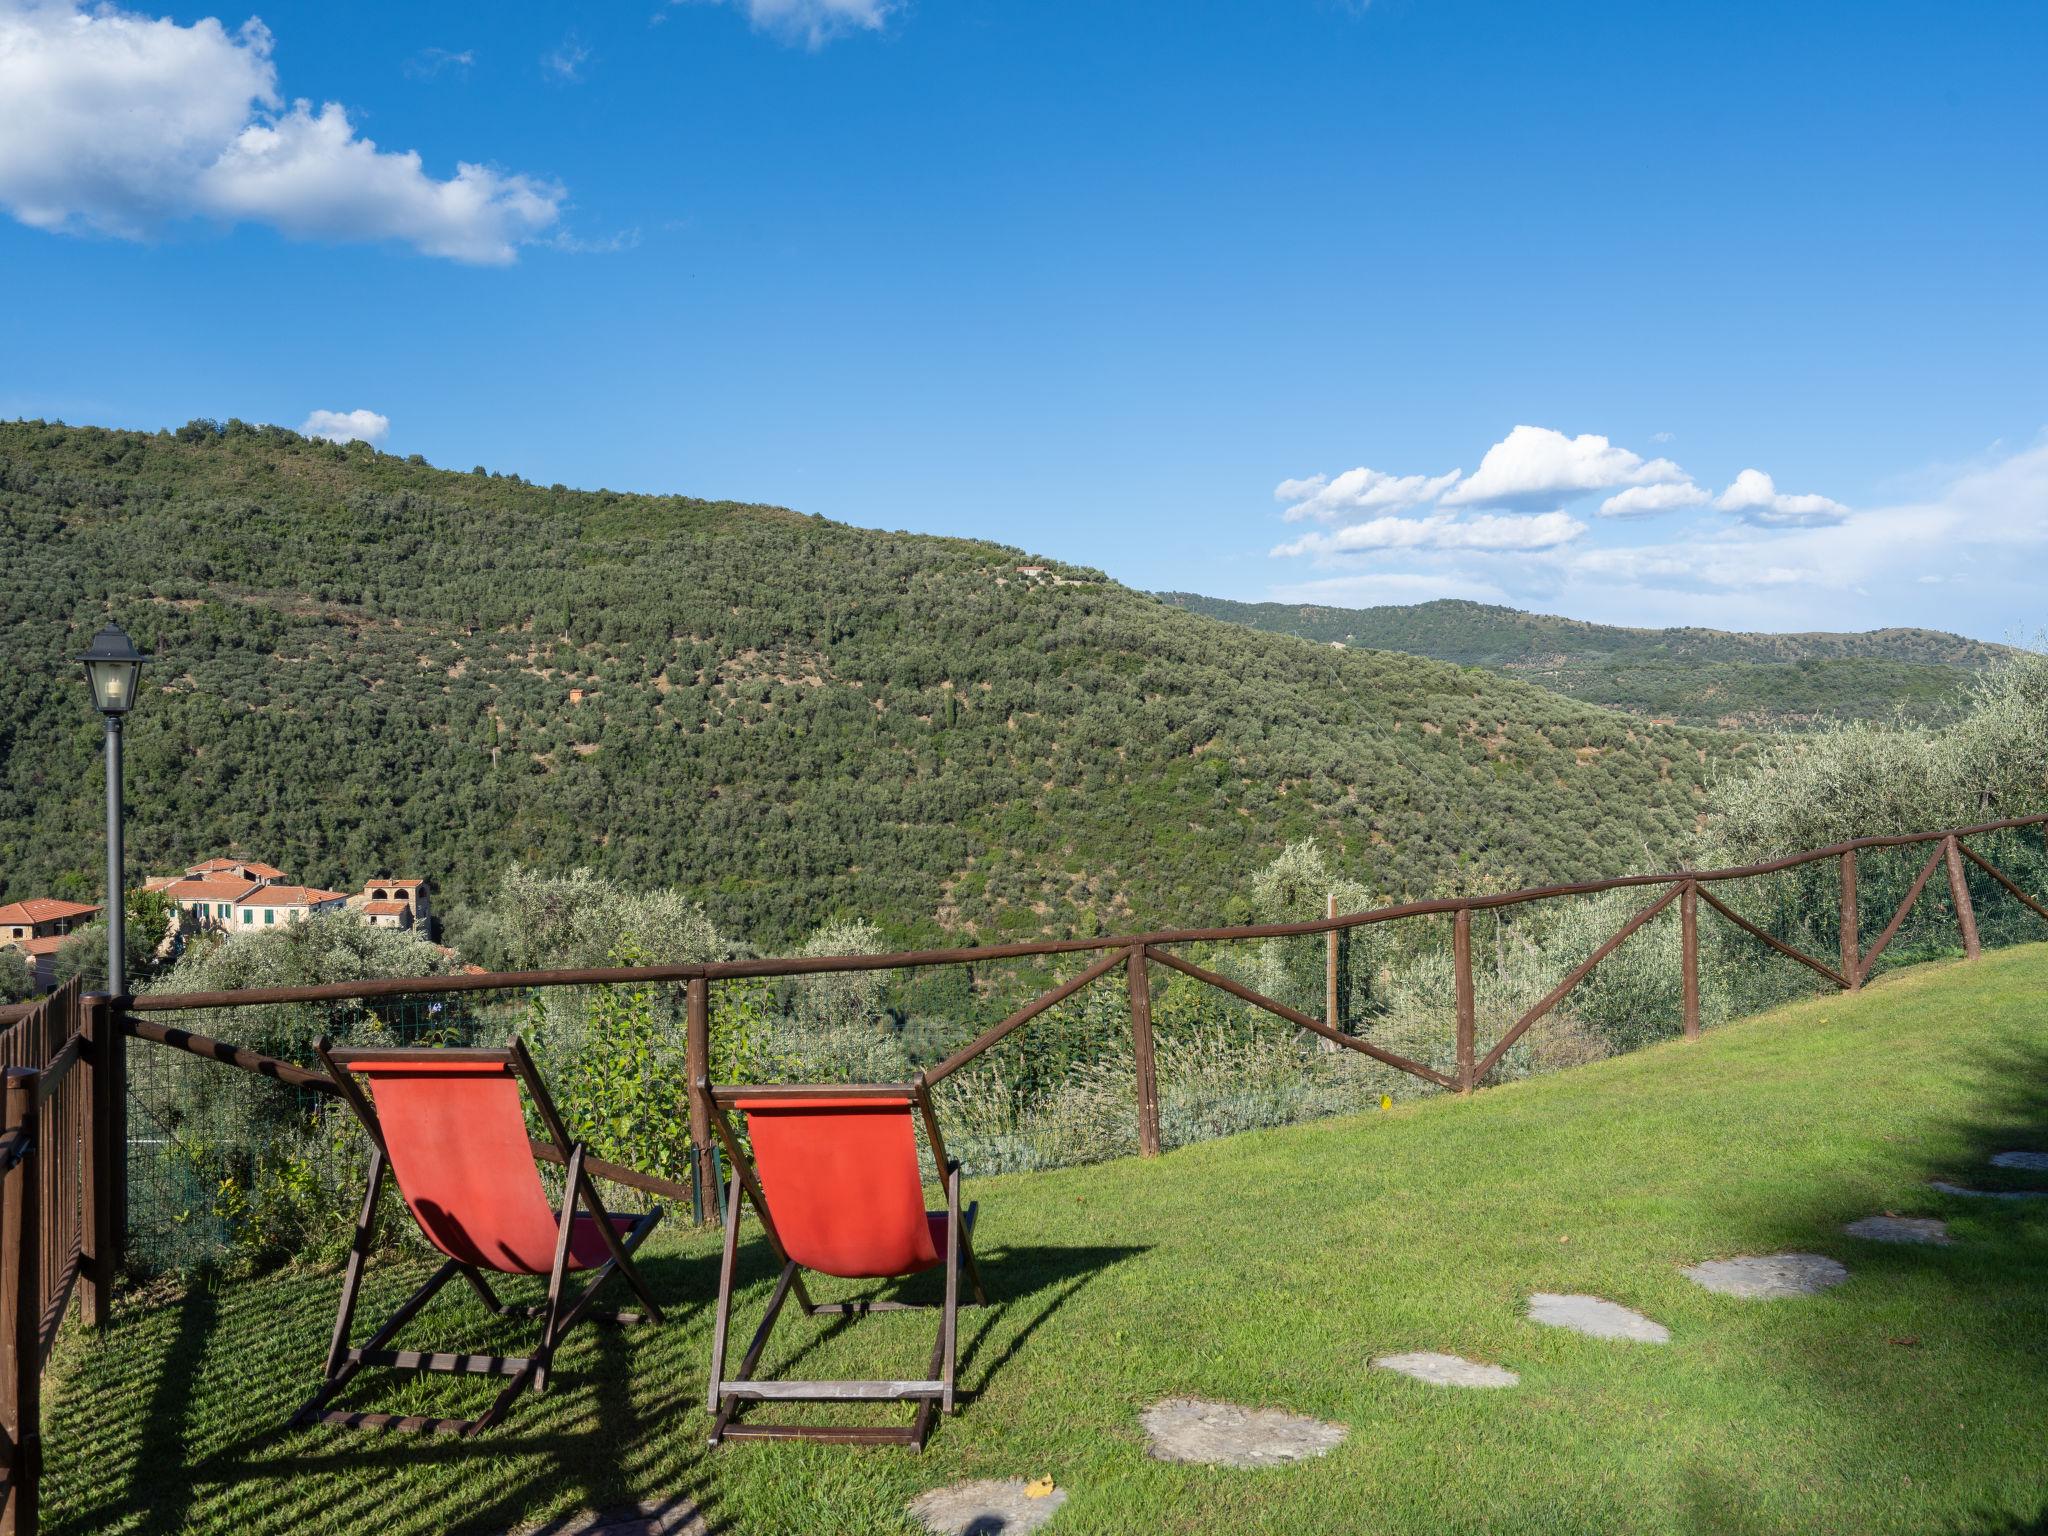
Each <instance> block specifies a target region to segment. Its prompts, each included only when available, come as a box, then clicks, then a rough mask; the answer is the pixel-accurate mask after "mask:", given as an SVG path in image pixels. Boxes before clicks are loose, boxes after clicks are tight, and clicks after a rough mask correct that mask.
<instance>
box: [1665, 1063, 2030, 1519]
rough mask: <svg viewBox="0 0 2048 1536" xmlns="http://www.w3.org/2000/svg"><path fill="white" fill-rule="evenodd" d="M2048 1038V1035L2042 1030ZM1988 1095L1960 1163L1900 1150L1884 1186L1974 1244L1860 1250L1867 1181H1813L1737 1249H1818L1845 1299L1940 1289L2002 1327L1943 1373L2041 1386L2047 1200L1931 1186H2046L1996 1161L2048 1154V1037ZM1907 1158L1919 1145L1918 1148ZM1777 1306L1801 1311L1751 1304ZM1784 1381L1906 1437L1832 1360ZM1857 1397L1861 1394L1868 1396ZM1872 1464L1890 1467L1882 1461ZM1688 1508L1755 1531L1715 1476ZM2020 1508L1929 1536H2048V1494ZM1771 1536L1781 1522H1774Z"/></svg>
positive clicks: (1965, 1132) (1900, 1204)
mask: <svg viewBox="0 0 2048 1536" xmlns="http://www.w3.org/2000/svg"><path fill="white" fill-rule="evenodd" d="M2044 1035H2048V1032H2044ZM1973 1070H1974V1072H1975V1074H1976V1075H1977V1077H1978V1081H1979V1083H1980V1084H1981V1087H1980V1091H1979V1094H1978V1109H1977V1111H1976V1113H1975V1114H1973V1115H1972V1116H1970V1117H1969V1118H1968V1119H1967V1120H1965V1121H1963V1122H1961V1123H1958V1124H1951V1125H1950V1126H1949V1127H1947V1129H1948V1131H1950V1132H1951V1133H1952V1134H1953V1135H1954V1136H1955V1137H1956V1139H1957V1140H1959V1141H1960V1143H1961V1146H1960V1148H1959V1149H1957V1150H1955V1151H1954V1152H1950V1151H1947V1150H1944V1151H1942V1152H1939V1153H1937V1152H1935V1151H1933V1150H1932V1149H1920V1150H1904V1151H1903V1152H1902V1155H1901V1157H1900V1159H1899V1161H1898V1164H1897V1165H1896V1169H1897V1174H1903V1175H1904V1177H1903V1180H1899V1179H1897V1176H1896V1174H1894V1175H1893V1176H1891V1177H1888V1178H1887V1179H1886V1180H1885V1182H1886V1183H1888V1184H1890V1185H1891V1187H1892V1189H1893V1190H1894V1191H1895V1193H1894V1194H1893V1196H1892V1198H1891V1202H1890V1203H1891V1204H1892V1205H1893V1207H1894V1210H1895V1213H1896V1214H1898V1215H1902V1216H1938V1217H1942V1218H1944V1219H1947V1220H1949V1221H1951V1222H1954V1221H1957V1220H1966V1221H1967V1222H1968V1223H1969V1226H1970V1228H1971V1231H1970V1233H1969V1234H1968V1235H1967V1236H1966V1237H1964V1238H1962V1239H1960V1240H1958V1241H1957V1242H1955V1243H1954V1244H1952V1245H1931V1244H1912V1243H1897V1244H1894V1243H1883V1242H1870V1241H1860V1240H1858V1239H1855V1238H1850V1237H1846V1236H1844V1235H1843V1232H1842V1228H1843V1225H1844V1224H1845V1223H1847V1222H1850V1221H1854V1220H1857V1219H1859V1218H1861V1217H1865V1216H1870V1215H1874V1214H1877V1212H1876V1211H1875V1210H1873V1209H1872V1208H1871V1206H1870V1203H1869V1199H1870V1197H1869V1195H1868V1194H1867V1193H1865V1190H1866V1188H1867V1185H1868V1183H1869V1180H1868V1177H1867V1172H1866V1176H1864V1177H1862V1178H1859V1179H1858V1180H1857V1182H1856V1185H1855V1186H1854V1187H1851V1186H1850V1185H1848V1184H1847V1182H1846V1181H1845V1183H1844V1185H1842V1186H1839V1187H1837V1186H1832V1185H1828V1184H1825V1183H1816V1185H1815V1187H1814V1188H1813V1189H1812V1190H1811V1192H1810V1194H1809V1197H1808V1199H1807V1200H1806V1201H1805V1202H1804V1203H1803V1204H1798V1205H1791V1206H1785V1207H1779V1208H1774V1209H1772V1210H1770V1211H1767V1212H1758V1213H1756V1217H1755V1219H1754V1220H1752V1221H1750V1222H1748V1223H1746V1224H1744V1225H1743V1226H1742V1228H1741V1229H1740V1230H1737V1231H1731V1233H1730V1246H1729V1248H1728V1249H1727V1251H1728V1252H1731V1253H1732V1252H1737V1251H1740V1252H1744V1253H1756V1254H1762V1253H1771V1252H1778V1251H1786V1250H1792V1251H1808V1252H1820V1253H1825V1254H1829V1255H1832V1256H1836V1257H1839V1258H1841V1259H1842V1260H1843V1262H1845V1263H1846V1264H1847V1265H1848V1268H1849V1272H1850V1279H1849V1282H1848V1283H1847V1284H1846V1285H1845V1286H1844V1287H1843V1289H1842V1292H1841V1293H1840V1294H1841V1296H1842V1298H1843V1299H1844V1300H1845V1301H1846V1300H1847V1299H1848V1298H1849V1297H1850V1295H1851V1294H1852V1287H1854V1286H1856V1285H1857V1284H1858V1283H1859V1282H1861V1283H1862V1284H1863V1285H1865V1286H1866V1287H1871V1288H1873V1289H1874V1288H1875V1286H1873V1284H1872V1283H1873V1282H1875V1283H1876V1285H1877V1286H1882V1285H1885V1284H1886V1283H1887V1282H1899V1281H1905V1282H1915V1283H1919V1284H1923V1285H1930V1286H1934V1287H1938V1288H1939V1293H1940V1295H1941V1296H1942V1298H1943V1299H1944V1301H1945V1303H1947V1304H1948V1306H1949V1311H1950V1313H1951V1315H1954V1316H1961V1315H1965V1314H1966V1313H1974V1314H1975V1316H1977V1317H1979V1318H1987V1319H1988V1318H1992V1317H1997V1318H1999V1319H2000V1324H1999V1326H1997V1327H1986V1328H1982V1329H1980V1330H1978V1331H1976V1332H1974V1333H1972V1334H1969V1335H1967V1336H1963V1337H1958V1336H1955V1335H1951V1336H1949V1337H1945V1338H1942V1339H1940V1340H1939V1341H1938V1344H1939V1347H1940V1348H1941V1350H1942V1361H1943V1362H1944V1363H1943V1364H1942V1366H1941V1369H1942V1371H1943V1373H1944V1374H1945V1375H1946V1376H1948V1377H1949V1378H1950V1379H1951V1380H1956V1381H1962V1382H1966V1383H1973V1384H1974V1383H1985V1384H1989V1383H1996V1382H1999V1381H2001V1380H2004V1381H2007V1382H2011V1381H2012V1379H2013V1378H2014V1376H2015V1373H2016V1372H2019V1373H2024V1374H2026V1375H2030V1376H2031V1377H2032V1378H2033V1380H2034V1381H2035V1382H2037V1383H2038V1382H2040V1381H2043V1380H2048V1291H2044V1289H2043V1287H2042V1285H2041V1282H2040V1276H2042V1275H2043V1274H2048V1219H2044V1218H2048V1198H2044V1199H2041V1200H1998V1199H1972V1198H1970V1197H1967V1196H1954V1195H1949V1194H1944V1193H1942V1192H1940V1191H1938V1190H1935V1189H1934V1188H1932V1184H1933V1182H1934V1181H1936V1180H1940V1181H1943V1182H1946V1183H1950V1184H1954V1185H1959V1186H1961V1187H1963V1188H1966V1189H1978V1190H1986V1191H1997V1190H2018V1189H2029V1188H2031V1189H2048V1174H2042V1173H2029V1172H2023V1171H2017V1170H2007V1169H2002V1168H1995V1167H1993V1166H1992V1164H1991V1157H1992V1155H1993V1154H1995V1153H1998V1152H2004V1151H2038V1152H2048V1038H2044V1040H2043V1041H2042V1042H2041V1043H2039V1044H2034V1043H2029V1044H2025V1045H2020V1046H2013V1047H2007V1048H2004V1049H2002V1050H2000V1051H1999V1052H1998V1053H1996V1054H1994V1055H1990V1056H1987V1057H1986V1058H1984V1059H1983V1060H1982V1061H1981V1062H1979V1063H1978V1064H1977V1066H1976V1067H1975V1068H1974V1069H1973ZM1908 1145H1909V1147H1910V1144H1908ZM1748 1305H1761V1306H1771V1307H1780V1306H1788V1305H1793V1303H1788V1302H1780V1301H1772V1302H1762V1303H1748ZM1884 1345H1885V1349H1886V1351H1887V1352H1888V1353H1889V1354H1890V1355H1893V1356H1895V1357H1896V1358H1897V1360H1898V1362H1899V1370H1900V1371H1901V1372H1902V1373H1911V1372H1912V1371H1914V1370H1915V1369H1916V1368H1918V1369H1924V1367H1920V1366H1919V1365H1918V1362H1919V1360H1920V1358H1921V1356H1920V1350H1921V1348H1922V1346H1923V1341H1922V1340H1920V1339H1919V1338H1917V1337H1900V1338H1889V1337H1888V1338H1886V1339H1885V1340H1884ZM1782 1368H1783V1369H1784V1370H1785V1371H1786V1372H1788V1373H1789V1372H1793V1371H1797V1370H1801V1369H1804V1370H1805V1371H1807V1373H1808V1377H1809V1381H1808V1390H1809V1391H1810V1393H1811V1394H1812V1397H1813V1400H1814V1401H1816V1402H1822V1403H1826V1404H1827V1405H1828V1408H1829V1411H1830V1412H1831V1413H1833V1414H1834V1415H1835V1416H1836V1417H1837V1418H1838V1419H1840V1420H1842V1421H1844V1422H1845V1427H1847V1428H1849V1429H1852V1430H1853V1431H1855V1432H1857V1433H1859V1434H1860V1435H1861V1436H1862V1438H1863V1439H1864V1440H1865V1441H1866V1442H1867V1443H1868V1444H1870V1445H1871V1446H1872V1447H1873V1448H1881V1447H1884V1446H1886V1445H1888V1444H1893V1443H1896V1436H1897V1435H1898V1434H1899V1430H1900V1426H1899V1424H1898V1422H1897V1418H1896V1414H1897V1411H1898V1403H1897V1401H1896V1399H1895V1398H1891V1399H1888V1398H1887V1397H1885V1396H1884V1395H1882V1389H1862V1388H1858V1387H1856V1386H1855V1385H1854V1384H1855V1383H1856V1382H1858V1381H1859V1380H1860V1379H1862V1378H1858V1377H1856V1376H1854V1375H1853V1374H1852V1373H1850V1372H1848V1371H1845V1370H1843V1369H1842V1368H1841V1363H1840V1362H1838V1361H1834V1360H1822V1359H1817V1358H1802V1357H1800V1356H1797V1355H1793V1354H1788V1355H1787V1356H1786V1357H1785V1358H1784V1360H1783V1362H1782ZM1859 1391H1860V1392H1861V1395H1860V1396H1859V1395H1857V1393H1858V1392H1859ZM1873 1463H1874V1464H1875V1465H1880V1466H1881V1465H1883V1464H1884V1460H1883V1458H1882V1457H1879V1456H1877V1455H1876V1454H1875V1450H1874V1451H1873ZM1689 1481H1690V1484H1691V1487H1690V1498H1689V1500H1688V1503H1689V1507H1690V1511H1691V1519H1690V1522H1689V1523H1690V1524H1691V1525H1692V1527H1693V1528H1694V1529H1696V1530H1698V1531H1700V1532H1702V1533H1708V1532H1712V1533H1716V1536H1718V1533H1723V1532H1728V1533H1740V1532H1743V1531H1747V1530H1750V1529H1753V1528H1758V1522H1756V1521H1754V1520H1753V1519H1751V1518H1750V1512H1749V1511H1748V1510H1747V1509H1746V1508H1745V1505H1746V1503H1747V1498H1746V1493H1747V1491H1746V1490H1743V1489H1739V1488H1735V1487H1732V1486H1729V1485H1727V1484H1726V1483H1725V1482H1724V1480H1722V1479H1720V1478H1718V1477H1717V1476H1716V1475H1715V1474H1714V1473H1713V1472H1711V1471H1709V1470H1706V1469H1703V1468H1701V1469H1694V1470H1693V1472H1692V1474H1691V1476H1690V1479H1689ZM2022 1499H2023V1501H2024V1502H2023V1504H2022V1507H2020V1508H2018V1509H2014V1508H2011V1507H1997V1506H1995V1505H1991V1506H1987V1505H1983V1504H1980V1505H1979V1506H1978V1507H1976V1508H1974V1509H1972V1510H1970V1511H1969V1512H1967V1513H1964V1514H1961V1515H1956V1516H1950V1517H1948V1518H1947V1519H1946V1520H1943V1521H1941V1522H1940V1523H1938V1524H1930V1525H1929V1526H1928V1527H1927V1529H1929V1530H1930V1531H1934V1532H1938V1533H1940V1536H2048V1489H2043V1490H2042V1491H2038V1492H2033V1493H2029V1494H2025V1495H2022ZM1764 1525H1765V1526H1766V1527H1767V1528H1769V1529H1774V1530H1775V1529H1777V1528H1778V1527H1776V1526H1775V1525H1769V1523H1768V1522H1764Z"/></svg>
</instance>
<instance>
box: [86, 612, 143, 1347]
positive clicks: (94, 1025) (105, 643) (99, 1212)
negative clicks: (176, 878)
mask: <svg viewBox="0 0 2048 1536" xmlns="http://www.w3.org/2000/svg"><path fill="white" fill-rule="evenodd" d="M78 660H79V661H80V662H82V663H84V665H85V680H86V681H87V682H88V683H89V684H91V685H92V704H93V708H94V709H97V710H98V711H99V712H100V718H101V719H102V720H103V721H105V722H106V757H107V905H106V913H107V990H106V993H105V995H104V996H98V997H91V998H88V999H86V1003H85V1018H84V1020H83V1023H82V1027H83V1028H84V1029H85V1030H86V1031H88V1032H89V1034H90V1037H91V1042H92V1056H91V1063H92V1109H91V1111H90V1115H91V1119H90V1125H91V1138H90V1141H89V1143H88V1145H87V1147H86V1149H85V1168H86V1170H87V1173H88V1184H87V1192H86V1206H85V1211H84V1213H83V1215H84V1218H85V1223H86V1228H87V1230H86V1232H84V1233H82V1234H81V1237H82V1238H83V1239H85V1240H88V1241H90V1243H91V1245H92V1247H91V1263H90V1264H88V1265H84V1266H83V1267H82V1268H81V1270H80V1275H81V1278H82V1279H83V1280H84V1281H85V1301H86V1316H87V1317H88V1318H90V1319H91V1321H92V1323H93V1325H94V1326H95V1327H98V1326H101V1325H103V1324H104V1323H105V1322H106V1321H107V1318H108V1316H109V1313H108V1310H107V1308H108V1298H109V1297H110V1296H111V1295H112V1294H113V1285H114V1272H115V1270H117V1269H118V1268H119V1267H120V1263H121V1249H122V1247H123V1245H124V1244H125V1242H126V1240H127V1236H128V1050H127V1045H128V1041H127V1037H126V1036H125V1035H123V1034H122V1033H121V1021H120V1018H119V1015H118V1014H117V1013H116V1012H115V1010H116V1009H118V1008H119V1007H120V1006H121V1000H122V999H123V998H125V997H126V996H127V995H128V944H127V932H126V930H127V927H128V921H127V919H128V891H127V878H126V870H125V869H124V868H123V864H124V863H125V860H124V859H123V857H122V854H123V852H124V850H123V847H122V842H123V839H122V835H121V833H122V826H121V822H122V810H123V807H122V804H121V722H122V720H123V719H124V718H125V717H126V715H127V713H128V711H129V710H131V709H133V708H134V707H135V684H136V680H137V679H138V678H140V677H141V675H142V666H143V663H144V662H146V661H148V660H150V658H149V657H148V656H146V655H144V654H143V653H142V652H141V651H138V650H136V649H135V642H134V641H132V640H130V639H129V638H128V635H127V633H126V631H124V630H123V629H122V628H121V626H120V625H118V624H109V625H107V626H106V627H105V628H104V629H102V630H101V631H100V632H99V633H98V634H96V635H94V636H93V637H92V644H91V645H89V646H87V647H86V649H85V654H84V655H82V656H80V657H79V658H78Z"/></svg>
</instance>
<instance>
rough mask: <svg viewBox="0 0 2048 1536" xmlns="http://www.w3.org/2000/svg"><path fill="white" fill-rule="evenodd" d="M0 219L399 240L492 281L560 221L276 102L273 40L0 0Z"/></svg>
mask: <svg viewBox="0 0 2048 1536" xmlns="http://www.w3.org/2000/svg"><path fill="white" fill-rule="evenodd" d="M0 102H4V103H5V108H4V110H0V207H4V208H5V209H6V210H7V211H9V212H10V213H12V214H13V215H14V216H15V217H16V218H18V219H20V220H21V221H22V222H23V223H25V224H29V225H32V226H34V227H36V228H38V229H47V230H56V231H92V232H97V233H100V234H106V235H115V236H119V237H122V238H125V239H143V238H146V237H148V236H149V235H151V234H154V233H156V232H157V231H159V230H161V229H162V228H164V227H165V226H166V225H169V224H172V223H175V222H176V221H178V220H181V219H188V218H213V219H224V220H229V221H233V220H248V221H251V222H254V223H260V224H267V225H269V226H271V227H272V228H275V229H277V230H280V231H282V232H283V233H284V234H286V235H289V236H292V237H294V238H297V239H319V240H351V241H353V240H397V241H400V242H403V243H405V244H408V245H411V246H413V247H415V248H416V249H418V250H421V251H423V252H425V253H427V254H428V255H433V256H447V257H451V258H453V259H455V260H458V261H467V262H482V263H502V262H508V261H510V260H512V259H513V257H514V256H515V254H516V253H517V250H518V247H519V246H520V245H522V244H525V243H526V242H528V241H531V240H534V239H536V238H538V237H539V236H540V235H542V234H544V233H545V232H546V231H547V230H548V229H549V228H550V227H551V226H552V225H553V224H554V223H555V222H556V221H557V219H558V217H559V213H560V207H561V203H562V199H563V197H564V195H565V194H564V193H563V190H562V189H561V188H560V187H559V186H556V185H554V184H553V183H550V182H545V181H540V180H536V179H534V178H531V177H527V176H520V175H511V174H507V173H504V172H501V171H497V170H493V169H490V168H488V167H486V166H483V165H478V164H469V163H462V164H459V165H458V166H457V168H456V174H455V176H454V177H452V178H450V179H448V180H445V181H444V180H439V179H437V178H435V177H432V176H429V175H427V174H426V172H425V171H424V169H423V168H422V165H421V161H420V157H419V156H418V155H417V154H415V153H412V152H410V151H407V152H403V153H390V152H385V151H381V150H379V149H378V148H377V146H376V144H375V143H373V142H372V141H371V140H369V139H366V138H363V137H360V136H359V135H358V134H357V133H356V131H355V129H354V127H353V126H352V125H351V123H350V121H349V117H348V113H347V111H346V109H345V108H343V107H342V106H341V105H340V104H339V103H336V102H328V103H326V104H324V105H323V106H321V107H320V108H319V109H318V110H317V111H316V110H315V109H314V107H313V105H312V103H310V102H307V101H294V102H291V103H290V104H289V105H287V104H286V103H285V100H284V98H283V97H282V96H281V95H280V93H279V91H278V81H277V69H276V66H275V64H274V63H273V62H272V60H271V34H270V32H269V30H268V29H267V28H266V27H265V26H264V25H263V24H262V23H261V22H260V21H254V20H251V21H248V22H245V23H244V24H243V25H242V26H241V27H240V28H238V29H236V30H234V31H232V32H230V31H229V30H227V29H226V28H225V27H223V26H222V24H221V23H220V22H219V21H217V20H215V19H213V18H211V17H208V18H205V19H203V20H200V21H196V22H194V23H193V24H192V25H191V26H180V25H178V24H177V23H176V22H174V21H171V20H169V19H167V18H152V17H149V16H145V15H142V14H139V13H136V12H132V11H123V10H119V9H116V8H115V7H113V6H101V7H98V8H94V9H84V8H81V6H80V5H79V4H78V3H77V0H0Z"/></svg>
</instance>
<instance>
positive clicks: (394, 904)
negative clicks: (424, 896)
mask: <svg viewBox="0 0 2048 1536" xmlns="http://www.w3.org/2000/svg"><path fill="white" fill-rule="evenodd" d="M411 910H412V903H411V902H409V901H366V902H364V903H363V916H365V917H397V916H399V915H400V914H401V913H405V912H410V911H411Z"/></svg>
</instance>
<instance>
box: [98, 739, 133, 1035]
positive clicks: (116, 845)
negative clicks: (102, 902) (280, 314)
mask: <svg viewBox="0 0 2048 1536" xmlns="http://www.w3.org/2000/svg"><path fill="white" fill-rule="evenodd" d="M102 718H104V719H105V721H106V722H107V995H108V996H110V997H126V996H127V995H128V948H127V927H128V911H127V907H128V903H127V901H126V899H125V894H124V893H125V892H126V891H127V889H128V885H127V878H126V871H125V870H124V869H123V865H124V863H125V862H126V860H125V858H124V851H125V850H124V849H123V847H122V840H121V820H122V812H123V809H124V807H123V806H122V803H121V717H120V716H119V715H106V716H103V717H102Z"/></svg>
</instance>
